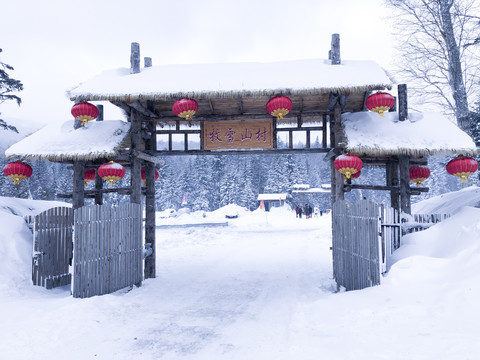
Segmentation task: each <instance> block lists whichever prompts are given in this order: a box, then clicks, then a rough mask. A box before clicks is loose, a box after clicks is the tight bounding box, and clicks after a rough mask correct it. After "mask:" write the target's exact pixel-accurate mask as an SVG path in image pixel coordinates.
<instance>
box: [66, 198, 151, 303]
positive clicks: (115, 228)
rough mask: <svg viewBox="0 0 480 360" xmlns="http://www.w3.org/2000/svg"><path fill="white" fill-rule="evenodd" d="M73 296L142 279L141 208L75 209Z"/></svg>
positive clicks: (99, 292) (106, 290) (103, 291)
mask: <svg viewBox="0 0 480 360" xmlns="http://www.w3.org/2000/svg"><path fill="white" fill-rule="evenodd" d="M74 243H75V249H74V261H73V268H74V271H73V274H74V280H73V297H75V298H87V297H91V296H95V295H104V294H109V293H112V292H114V291H117V290H119V289H122V288H125V287H127V286H131V285H134V284H136V285H139V284H140V283H141V282H142V279H143V245H142V243H143V240H142V208H141V206H140V205H139V204H132V203H126V204H121V205H119V206H118V207H109V206H106V205H93V206H84V207H82V208H79V209H76V210H75V242H74Z"/></svg>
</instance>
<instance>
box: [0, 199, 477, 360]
mask: <svg viewBox="0 0 480 360" xmlns="http://www.w3.org/2000/svg"><path fill="white" fill-rule="evenodd" d="M213 215H214V214H208V215H207V218H206V219H204V220H205V221H207V220H211V219H209V217H210V216H212V217H213ZM200 219H203V216H200ZM479 219H480V210H479V209H475V208H467V209H465V210H464V211H462V212H461V213H460V214H458V216H457V215H455V216H452V217H451V218H449V219H447V220H445V221H444V222H442V223H440V224H437V225H435V226H433V227H432V228H431V229H429V230H427V231H424V232H421V233H415V234H411V235H409V236H406V237H404V238H403V240H402V241H403V246H402V247H401V248H400V250H397V252H396V253H395V258H396V261H397V262H396V263H395V264H394V265H393V267H392V269H391V270H390V272H389V274H388V276H386V277H384V278H382V284H381V286H376V287H373V288H368V289H364V290H360V291H350V292H342V293H334V292H333V290H334V289H335V285H334V282H333V280H332V278H331V260H332V258H331V251H330V243H331V240H330V231H331V230H330V229H331V221H330V218H329V216H324V217H321V218H318V219H315V218H314V219H308V220H306V219H302V220H300V219H295V217H294V215H293V213H292V212H290V213H281V212H280V213H276V214H274V212H272V213H270V214H265V213H263V212H255V213H246V214H243V216H240V218H238V219H235V220H232V221H231V223H230V225H229V226H228V227H213V228H203V227H192V228H170V229H159V230H158V232H157V235H158V237H157V242H158V243H157V278H155V279H149V280H146V281H144V282H143V286H142V287H140V288H134V289H132V290H131V291H127V290H123V291H119V292H117V293H115V294H111V295H104V296H96V297H93V298H89V299H74V298H72V296H70V291H69V289H68V288H61V289H54V290H45V289H43V288H40V287H34V286H32V285H31V280H30V271H31V263H30V262H31V257H30V254H31V233H30V232H29V231H28V229H26V227H25V223H24V222H23V219H22V218H20V217H18V216H14V215H12V214H11V213H5V212H4V213H3V214H2V216H1V217H0V225H1V224H3V226H0V239H1V240H0V258H1V260H2V261H0V270H1V271H0V319H1V322H0V330H1V337H0V359H2V360H3V359H8V360H11V359H14V360H30V359H36V360H51V359H60V358H61V359H69V360H76V359H79V360H80V359H81V360H84V359H107V360H109V359H112V360H123V359H125V360H127V359H128V360H132V359H133V360H136V359H142V360H143V359H147V360H150V359H152V360H153V359H162V360H163V359H168V360H180V359H181V360H212V359H215V360H216V359H228V360H240V359H241V360H245V359H253V360H270V359H275V360H318V359H329V360H330V359H333V360H336V359H339V360H363V359H370V360H377V359H388V360H423V359H424V360H431V359H442V360H444V359H445V360H457V359H470V360H474V359H478V358H479V356H478V354H480V342H479V341H478V338H479V337H480V330H479V326H478V324H479V323H480V312H479V311H478V300H479V299H480V281H479V277H480V275H478V274H480V245H479V239H480V221H479ZM170 220H171V221H173V220H172V219H170ZM181 220H182V219H180V218H178V219H176V220H175V221H181ZM190 220H192V221H193V220H195V221H198V220H199V219H194V218H193V217H192V216H191V219H190ZM223 220H224V217H223Z"/></svg>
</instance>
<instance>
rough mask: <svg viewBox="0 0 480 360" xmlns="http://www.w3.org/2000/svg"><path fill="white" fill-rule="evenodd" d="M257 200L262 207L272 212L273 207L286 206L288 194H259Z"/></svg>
mask: <svg viewBox="0 0 480 360" xmlns="http://www.w3.org/2000/svg"><path fill="white" fill-rule="evenodd" d="M257 200H258V201H259V206H260V207H262V206H263V207H264V209H265V211H270V209H271V208H272V207H280V206H284V205H285V202H286V201H287V194H258V197H257Z"/></svg>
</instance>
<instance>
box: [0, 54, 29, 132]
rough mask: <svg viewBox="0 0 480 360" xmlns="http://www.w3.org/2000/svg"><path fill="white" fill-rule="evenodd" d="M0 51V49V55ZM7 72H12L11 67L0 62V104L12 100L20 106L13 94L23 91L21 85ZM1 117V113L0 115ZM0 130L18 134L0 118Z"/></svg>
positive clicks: (18, 98) (20, 100)
mask: <svg viewBox="0 0 480 360" xmlns="http://www.w3.org/2000/svg"><path fill="white" fill-rule="evenodd" d="M1 52H2V49H0V53H1ZM7 70H14V69H13V67H12V66H10V65H8V64H6V63H4V62H2V61H0V104H1V103H3V102H4V101H7V100H14V101H16V102H17V104H18V105H20V104H21V102H22V99H21V98H20V97H18V96H17V95H15V94H13V92H16V91H22V90H23V84H22V83H21V81H19V80H15V79H12V78H11V77H10V75H9V74H8V73H7ZM0 115H1V113H0ZM0 128H4V129H9V130H12V131H15V132H18V131H17V129H16V128H15V126H12V125H8V124H7V123H6V122H5V120H3V119H1V118H0Z"/></svg>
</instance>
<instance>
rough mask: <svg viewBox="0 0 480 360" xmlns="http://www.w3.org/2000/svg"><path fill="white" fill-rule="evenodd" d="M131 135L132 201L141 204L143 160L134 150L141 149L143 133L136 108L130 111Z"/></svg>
mask: <svg viewBox="0 0 480 360" xmlns="http://www.w3.org/2000/svg"><path fill="white" fill-rule="evenodd" d="M130 124H131V125H130V126H131V128H130V136H131V140H132V144H131V153H130V157H131V167H130V183H131V188H132V192H131V194H130V202H132V203H136V204H141V195H142V183H141V181H142V179H141V167H142V164H141V161H140V159H139V158H138V157H137V156H135V154H134V151H135V150H138V151H140V150H141V145H142V134H141V130H142V129H141V120H140V118H139V117H138V116H136V110H134V109H132V112H131V113H130Z"/></svg>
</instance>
